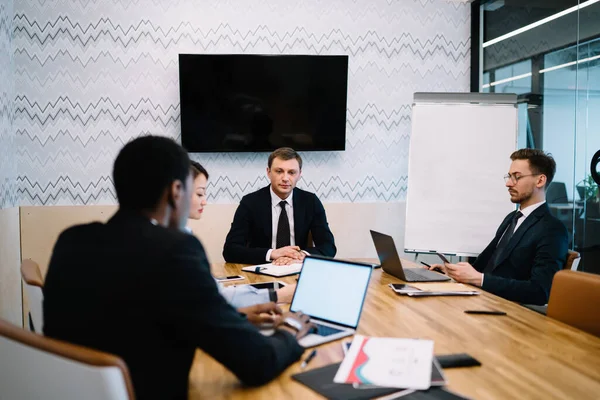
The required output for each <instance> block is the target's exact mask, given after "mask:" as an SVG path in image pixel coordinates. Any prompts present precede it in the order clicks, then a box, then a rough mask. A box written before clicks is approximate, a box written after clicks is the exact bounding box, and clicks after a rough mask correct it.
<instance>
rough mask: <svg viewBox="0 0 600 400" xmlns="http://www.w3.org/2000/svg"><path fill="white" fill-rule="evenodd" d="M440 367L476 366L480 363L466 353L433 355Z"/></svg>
mask: <svg viewBox="0 0 600 400" xmlns="http://www.w3.org/2000/svg"><path fill="white" fill-rule="evenodd" d="M435 358H437V360H438V362H439V363H440V365H441V367H442V368H458V367H478V366H480V365H481V363H480V362H479V361H478V360H476V359H475V358H473V357H471V356H470V355H468V354H467V353H458V354H446V355H442V356H437V355H436V356H435Z"/></svg>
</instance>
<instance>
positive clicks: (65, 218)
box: [21, 206, 117, 329]
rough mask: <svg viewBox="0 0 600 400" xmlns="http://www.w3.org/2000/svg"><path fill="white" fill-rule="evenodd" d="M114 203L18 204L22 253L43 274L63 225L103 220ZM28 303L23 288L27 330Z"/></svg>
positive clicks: (66, 226)
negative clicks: (34, 263)
mask: <svg viewBox="0 0 600 400" xmlns="http://www.w3.org/2000/svg"><path fill="white" fill-rule="evenodd" d="M116 210H117V207H116V206H39V207H21V255H22V259H27V258H31V259H32V260H34V261H35V262H37V263H38V264H39V266H40V270H41V271H42V276H44V277H45V276H46V272H47V270H48V263H49V262H50V256H51V255H52V249H53V248H54V243H56V239H58V236H59V235H60V234H61V232H62V231H63V230H65V229H66V228H68V227H70V226H72V225H76V224H84V223H88V222H93V221H106V220H108V219H109V218H110V217H111V216H112V215H113V214H114V213H115V211H116ZM28 313H29V306H28V302H27V296H26V294H25V291H23V321H24V322H25V324H24V326H25V327H26V328H27V329H29V324H28V323H27V321H28V319H27V315H28Z"/></svg>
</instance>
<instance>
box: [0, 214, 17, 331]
mask: <svg viewBox="0 0 600 400" xmlns="http://www.w3.org/2000/svg"><path fill="white" fill-rule="evenodd" d="M20 251H21V248H20V232H19V208H18V207H12V208H4V209H0V318H3V319H6V320H8V321H10V322H12V323H14V324H17V325H21V324H22V319H21V315H22V314H21V308H22V297H21V270H20V268H21V255H20Z"/></svg>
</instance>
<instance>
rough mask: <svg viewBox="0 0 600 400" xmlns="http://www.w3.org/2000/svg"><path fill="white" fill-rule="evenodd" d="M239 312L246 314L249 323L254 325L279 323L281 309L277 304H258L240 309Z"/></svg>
mask: <svg viewBox="0 0 600 400" xmlns="http://www.w3.org/2000/svg"><path fill="white" fill-rule="evenodd" d="M238 312H240V313H242V314H246V317H248V321H250V322H251V323H252V324H254V325H260V324H265V323H274V324H277V323H279V320H280V319H281V314H282V312H281V309H280V308H279V307H277V304H275V303H264V304H256V305H253V306H250V307H243V308H238Z"/></svg>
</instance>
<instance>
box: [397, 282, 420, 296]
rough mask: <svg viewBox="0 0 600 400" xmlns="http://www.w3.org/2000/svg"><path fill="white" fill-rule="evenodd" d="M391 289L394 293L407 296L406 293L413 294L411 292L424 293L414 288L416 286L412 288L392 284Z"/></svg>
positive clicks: (400, 284)
mask: <svg viewBox="0 0 600 400" xmlns="http://www.w3.org/2000/svg"><path fill="white" fill-rule="evenodd" d="M390 287H391V288H392V290H393V291H394V292H396V293H400V294H406V293H411V292H421V291H422V290H421V289H419V288H418V287H414V286H410V285H405V284H402V283H390Z"/></svg>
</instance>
